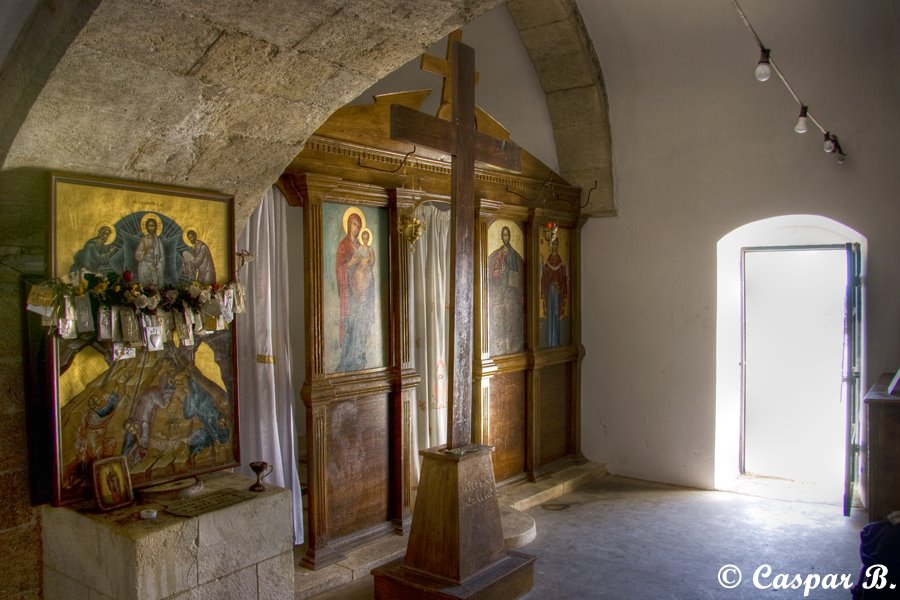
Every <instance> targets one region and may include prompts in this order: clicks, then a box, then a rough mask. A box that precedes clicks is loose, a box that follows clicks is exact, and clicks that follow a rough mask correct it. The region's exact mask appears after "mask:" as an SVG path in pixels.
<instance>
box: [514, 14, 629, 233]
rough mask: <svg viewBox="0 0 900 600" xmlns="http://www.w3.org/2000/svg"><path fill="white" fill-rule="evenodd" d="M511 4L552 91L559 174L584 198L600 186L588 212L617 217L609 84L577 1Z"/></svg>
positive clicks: (534, 60) (536, 65)
mask: <svg viewBox="0 0 900 600" xmlns="http://www.w3.org/2000/svg"><path fill="white" fill-rule="evenodd" d="M507 8H508V9H509V13H510V15H512V18H513V21H514V22H515V23H516V27H517V28H518V29H519V34H520V35H521V36H522V41H523V43H524V44H525V49H526V50H527V51H528V55H529V56H530V57H531V62H532V63H533V64H534V68H535V71H536V72H537V75H538V79H539V81H540V82H541V87H542V88H543V90H544V93H545V94H547V107H548V109H549V111H550V119H551V121H552V123H553V133H554V137H555V140H556V152H557V156H558V158H559V167H560V175H562V176H563V178H565V179H566V181H568V182H569V183H571V184H572V185H575V186H578V187H580V188H581V190H582V202H586V201H587V199H588V191H589V190H591V189H592V188H595V189H594V190H593V192H592V193H590V204H588V205H587V206H586V207H585V208H584V209H583V212H584V213H585V214H588V215H591V216H612V215H615V205H614V203H613V173H612V139H611V135H610V127H609V108H608V106H609V105H608V103H607V99H606V88H605V85H604V83H603V72H602V71H601V69H600V62H599V60H598V59H597V55H596V52H595V51H594V46H593V44H592V43H591V39H590V36H589V35H588V33H587V30H586V29H585V26H584V22H583V21H582V19H581V13H580V12H579V10H578V6H577V5H576V4H575V0H509V2H507ZM595 185H596V187H595Z"/></svg>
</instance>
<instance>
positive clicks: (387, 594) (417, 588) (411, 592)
mask: <svg viewBox="0 0 900 600" xmlns="http://www.w3.org/2000/svg"><path fill="white" fill-rule="evenodd" d="M534 561H535V557H534V556H530V555H528V554H522V553H520V552H509V554H507V555H506V556H505V557H504V558H502V559H501V560H500V562H498V563H496V564H494V565H491V566H490V567H488V568H487V569H485V570H484V571H482V572H481V573H478V574H477V575H475V576H473V577H470V578H469V579H468V580H466V581H465V582H464V583H456V582H452V581H447V580H446V579H441V578H438V577H435V576H433V575H429V574H427V573H421V572H419V571H416V570H414V569H410V568H409V567H407V566H406V565H404V564H403V559H400V560H397V561H394V562H392V563H388V564H386V565H384V566H382V567H379V568H377V569H375V570H374V571H372V574H373V575H375V598H378V599H379V600H395V599H396V600H449V599H453V600H457V599H462V600H494V599H502V600H512V599H514V598H521V597H522V596H524V595H525V594H527V593H528V592H529V591H530V590H531V587H532V586H533V585H534Z"/></svg>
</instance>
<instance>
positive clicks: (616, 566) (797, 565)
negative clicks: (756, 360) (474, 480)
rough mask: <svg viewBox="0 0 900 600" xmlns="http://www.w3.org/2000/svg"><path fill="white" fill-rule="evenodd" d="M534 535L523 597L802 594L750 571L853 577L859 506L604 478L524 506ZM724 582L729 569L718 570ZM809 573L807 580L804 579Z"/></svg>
mask: <svg viewBox="0 0 900 600" xmlns="http://www.w3.org/2000/svg"><path fill="white" fill-rule="evenodd" d="M527 512H528V514H529V515H531V516H532V517H533V518H534V519H535V521H536V525H537V538H536V539H535V540H534V541H533V542H531V543H530V544H528V545H527V546H525V547H523V548H520V549H519V550H520V551H522V552H526V553H528V554H532V555H534V556H537V562H536V563H535V572H534V588H533V589H532V591H531V592H530V593H529V594H527V595H526V596H524V598H526V599H527V600H539V599H540V600H544V599H573V600H575V599H577V600H583V599H587V598H591V599H593V598H616V599H622V598H639V599H640V600H657V599H659V600H662V599H666V600H668V599H671V598H676V599H690V600H695V599H696V600H700V599H706V598H717V599H719V598H720V599H723V600H746V599H751V598H753V599H756V598H772V599H776V600H777V599H785V600H788V599H791V600H793V599H795V598H803V597H804V593H803V592H804V590H803V589H802V588H801V589H773V588H772V587H770V588H769V589H758V588H757V587H756V586H755V585H754V581H753V574H754V571H756V570H757V569H759V568H760V567H762V566H763V565H770V566H771V569H772V570H771V574H770V575H769V576H768V577H765V576H762V577H760V578H759V583H760V584H761V585H770V586H771V585H772V584H773V583H774V582H775V581H776V575H777V574H779V573H785V574H789V575H790V576H791V577H793V576H794V575H795V574H796V575H800V576H801V578H806V576H807V575H818V576H819V577H820V578H824V577H825V576H826V575H829V574H835V575H846V576H848V577H849V580H850V581H856V579H857V577H858V575H859V568H860V561H859V530H860V529H861V528H862V527H863V525H865V523H866V515H865V511H863V510H862V509H854V510H853V513H852V514H851V516H850V517H849V518H845V517H843V516H842V515H841V508H840V506H839V505H837V504H825V503H812V502H799V501H787V500H776V499H771V498H761V497H757V496H751V495H746V494H736V493H730V492H712V491H702V490H694V489H685V488H679V487H674V486H667V485H662V484H655V483H648V482H642V481H637V480H632V479H626V478H620V477H615V476H611V475H608V476H605V477H603V478H602V479H600V480H598V481H593V482H590V483H587V484H586V485H584V486H583V487H582V488H580V489H578V490H576V491H574V492H572V493H569V494H566V495H563V496H560V497H558V498H555V499H553V500H551V501H549V502H546V503H545V504H543V505H541V506H536V507H534V508H532V509H530V510H528V511H527ZM725 565H734V566H736V567H737V568H738V569H740V571H741V572H742V580H741V582H740V584H739V585H737V587H735V588H733V589H725V588H724V587H723V586H722V585H720V583H719V582H718V579H717V578H718V576H719V573H720V570H722V569H723V567H724V566H725ZM723 577H725V579H726V580H729V581H734V571H728V570H726V571H725V572H723ZM812 581H813V578H811V579H810V582H812ZM806 597H809V598H816V599H817V600H828V599H832V598H834V599H837V598H841V599H844V600H846V599H848V598H849V597H850V592H849V590H846V589H843V588H840V589H829V590H823V589H821V588H819V589H813V590H812V591H810V593H809V595H808V596H806ZM314 598H316V599H317V600H338V599H340V600H364V599H365V600H368V599H370V598H374V594H373V582H372V577H371V576H368V577H363V578H361V579H359V580H356V581H354V582H352V583H350V584H348V585H346V586H343V587H340V588H338V589H335V590H332V591H330V592H327V593H324V594H320V595H318V596H314Z"/></svg>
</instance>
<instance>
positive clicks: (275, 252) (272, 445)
mask: <svg viewBox="0 0 900 600" xmlns="http://www.w3.org/2000/svg"><path fill="white" fill-rule="evenodd" d="M286 211H287V205H286V202H285V199H284V196H283V195H282V193H281V191H280V190H278V189H277V188H272V189H271V190H269V191H268V192H266V194H265V196H264V197H263V200H262V203H261V204H260V205H259V207H258V208H257V209H256V211H254V213H253V214H252V215H251V216H250V220H249V222H248V223H247V226H246V228H245V229H244V231H243V233H242V234H241V235H240V236H239V238H238V242H237V248H238V249H246V250H248V251H249V252H250V253H251V254H253V256H254V259H253V261H252V262H250V263H249V264H248V265H247V266H245V267H244V268H243V269H242V271H241V272H240V273H238V277H237V279H238V281H239V282H241V283H243V284H244V285H245V286H246V288H247V312H246V314H243V315H238V318H237V319H236V322H237V336H238V407H239V410H240V431H241V440H240V442H241V462H242V463H243V464H242V466H241V467H240V468H239V469H238V471H239V472H241V473H243V474H246V475H249V476H251V477H255V475H254V474H253V472H252V471H251V470H250V467H249V466H248V465H249V463H251V462H253V461H265V462H267V463H269V464H271V465H272V474H271V475H269V476H268V477H267V478H266V479H265V483H269V484H272V485H277V486H279V487H283V488H286V489H289V490H291V493H292V495H293V503H294V511H293V512H294V515H293V521H294V522H293V526H294V543H295V544H298V545H299V544H302V543H303V507H302V504H301V493H300V481H299V477H298V473H297V448H296V446H297V443H296V435H295V429H294V396H295V393H294V388H293V385H292V380H291V339H290V335H289V327H288V324H289V323H290V319H291V318H292V317H293V318H302V314H301V315H292V314H291V310H290V308H291V302H290V295H289V290H288V267H287V265H288V253H287V230H286V227H285V222H286V219H287V212H286ZM285 526H287V524H285Z"/></svg>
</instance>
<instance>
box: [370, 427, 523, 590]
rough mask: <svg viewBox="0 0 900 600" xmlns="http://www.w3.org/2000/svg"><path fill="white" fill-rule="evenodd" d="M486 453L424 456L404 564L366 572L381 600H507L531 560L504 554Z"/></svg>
mask: <svg viewBox="0 0 900 600" xmlns="http://www.w3.org/2000/svg"><path fill="white" fill-rule="evenodd" d="M491 451H492V449H491V448H490V447H488V446H481V445H476V444H470V445H468V446H464V447H462V448H456V449H454V450H449V451H448V450H445V449H443V448H430V449H428V450H423V451H422V452H421V453H420V454H421V455H422V457H423V459H424V460H423V462H422V477H421V480H420V482H419V492H418V495H417V497H416V507H415V511H414V513H413V521H412V526H411V528H410V532H409V543H408V545H407V548H406V557H405V558H404V559H402V560H398V561H395V562H393V563H389V564H387V565H384V566H382V567H379V568H377V569H374V570H373V571H372V574H373V575H374V576H375V598H377V599H379V600H393V599H401V598H402V599H404V600H433V599H439V598H465V599H473V600H474V599H477V600H489V599H495V598H496V599H498V600H500V599H502V600H512V599H514V598H519V597H520V596H523V595H524V594H526V593H527V592H528V591H529V590H530V589H531V587H532V584H533V580H534V577H533V576H534V561H535V557H533V556H529V555H527V554H521V553H518V552H508V551H507V550H506V548H505V546H504V541H503V525H502V523H501V521H500V507H499V506H498V504H497V493H496V489H495V485H494V470H493V466H492V464H491Z"/></svg>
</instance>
